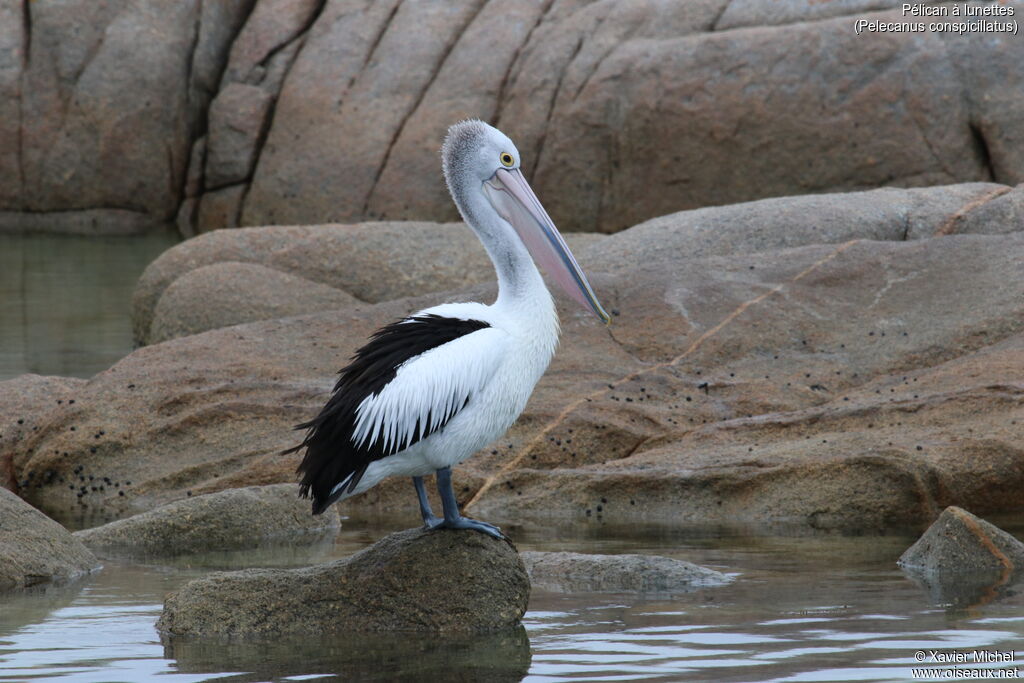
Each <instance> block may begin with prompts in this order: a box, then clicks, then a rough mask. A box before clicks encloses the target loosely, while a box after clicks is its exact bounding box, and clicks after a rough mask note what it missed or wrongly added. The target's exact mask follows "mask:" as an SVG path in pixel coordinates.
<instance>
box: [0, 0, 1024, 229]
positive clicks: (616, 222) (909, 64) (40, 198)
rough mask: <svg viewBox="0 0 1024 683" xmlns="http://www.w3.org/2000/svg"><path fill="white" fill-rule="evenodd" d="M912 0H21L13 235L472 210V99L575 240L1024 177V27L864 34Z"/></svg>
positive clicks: (5, 74) (3, 131)
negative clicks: (452, 181)
mask: <svg viewBox="0 0 1024 683" xmlns="http://www.w3.org/2000/svg"><path fill="white" fill-rule="evenodd" d="M900 4H901V3H899V2H898V1H896V0H842V1H838V0H837V1H834V2H829V3H821V2H817V1H816V0H733V1H730V0H693V1H691V2H679V3H651V2H648V1H647V0H626V1H623V2H591V1H590V0H560V1H559V2H552V1H551V0H461V1H459V2H413V3H403V2H400V0H382V1H380V2H373V3H364V2H356V0H224V1H223V2H201V0H183V1H182V2H172V3H160V2H152V1H150V2H142V3H133V2H127V1H126V0H105V1H103V2H95V1H91V0H90V1H87V0H71V1H69V2H62V3H42V4H38V3H32V2H24V3H9V4H8V5H5V6H4V7H3V8H0V95H2V97H0V141H3V143H0V229H16V230H23V229H27V230H57V231H80V232H90V233H93V232H133V231H140V230H145V229H149V228H152V227H154V226H156V225H159V224H161V223H166V222H168V221H170V220H173V219H174V218H175V217H177V219H178V222H179V225H180V226H181V229H182V231H183V232H185V233H186V234H192V233H193V232H194V231H197V230H198V231H206V230H209V229H212V228H215V227H229V226H235V225H264V224H277V223H323V222H326V221H355V220H366V219H371V218H389V219H397V218H416V219H431V220H439V221H444V220H452V219H455V218H456V213H455V209H454V207H453V206H452V204H451V201H450V200H449V198H448V196H447V193H446V191H445V188H444V184H443V182H442V179H441V174H440V172H439V169H438V160H437V149H438V146H439V144H440V140H441V137H442V136H443V134H444V131H445V129H446V128H447V127H448V126H449V125H450V124H451V123H453V122H454V121H456V120H458V119H461V118H465V117H468V116H475V117H479V118H482V119H485V120H488V121H491V122H494V123H496V124H497V125H499V127H501V128H503V129H505V130H506V132H508V133H509V134H510V135H511V136H512V137H513V138H514V139H516V140H517V141H518V143H519V147H520V151H521V152H522V153H523V158H524V159H525V160H526V164H527V171H528V176H529V177H530V178H531V181H532V182H533V183H534V185H535V187H536V188H537V190H538V193H539V194H540V196H541V197H542V198H543V199H544V200H545V202H546V204H547V206H548V208H549V210H550V211H551V214H552V215H553V216H554V218H555V220H556V221H558V222H559V224H560V225H562V226H563V228H566V229H568V230H584V231H600V232H612V231H615V230H619V229H622V228H624V227H626V226H628V225H631V224H633V223H636V222H637V221H640V220H644V219H647V218H650V217H652V216H657V215H660V214H664V213H667V212H669V211H674V210H679V209H684V208H693V207H698V206H706V205H709V204H725V203H729V202H737V201H745V200H750V199H757V198H762V197H767V196H776V195H789V194H800V193H807V192H823V191H832V190H854V189H865V188H871V187H878V186H884V185H899V186H919V185H933V184H939V183H952V182H963V181H996V182H1003V183H1017V182H1020V181H1021V180H1022V179H1024V153H1022V152H1021V150H1022V149H1024V145H1022V144H1021V142H1022V140H1021V134H1020V132H1019V131H1020V130H1021V122H1022V121H1021V116H1022V115H1021V112H1022V111H1024V106H1022V103H1024V87H1022V85H1024V68H1022V67H1021V64H1022V63H1024V59H1022V57H1024V52H1022V51H1024V43H1021V41H1019V40H1017V39H1016V37H1015V36H1014V35H1013V34H1012V33H1009V34H1008V33H999V32H985V33H981V32H972V33H969V34H965V35H960V36H958V35H955V34H952V33H926V34H915V39H913V40H907V37H908V36H906V35H905V34H902V33H888V34H873V35H870V36H859V35H857V34H856V33H855V32H854V30H853V25H854V22H855V21H856V20H858V19H862V18H868V19H874V20H881V21H892V20H896V21H899V20H901V16H900V10H899V6H900ZM126 56H130V57H131V59H130V60H127V59H126ZM127 61H130V62H131V67H130V68H128V69H126V68H124V65H125V63H126V62H127Z"/></svg>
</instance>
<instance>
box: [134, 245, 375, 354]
mask: <svg viewBox="0 0 1024 683" xmlns="http://www.w3.org/2000/svg"><path fill="white" fill-rule="evenodd" d="M357 303H359V300H358V299H356V298H355V297H353V296H352V295H351V294H348V293H347V292H344V291H342V290H340V289H335V288H334V287H330V286H328V285H322V284H319V283H316V282H311V281H309V280H307V279H305V278H302V277H298V276H296V275H291V274H289V273H284V272H281V271H279V270H274V269H272V268H267V267H266V266H261V265H258V264H255V263H236V262H231V261H226V262H220V263H214V264H212V265H209V266H202V267H200V268H196V269H195V270H190V271H188V273H186V274H185V275H184V276H182V277H179V278H178V279H177V280H175V281H174V282H173V283H171V285H170V286H169V287H168V288H167V289H166V290H164V293H163V296H161V297H160V300H159V302H158V303H157V306H156V310H155V311H154V312H153V322H152V325H151V326H150V333H149V338H148V341H149V342H150V343H157V342H161V341H165V340H167V339H173V338H175V337H183V336H185V335H189V334H196V333H199V332H205V331H206V330H212V329H215V328H218V327H228V326H230V325H237V324H238V323H246V322H252V321H254V320H267V319H269V318H284V317H287V316H290V315H299V314H302V313H312V312H314V311H327V310H330V309H332V308H341V307H344V306H351V305H354V304H357Z"/></svg>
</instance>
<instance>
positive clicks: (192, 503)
mask: <svg viewBox="0 0 1024 683" xmlns="http://www.w3.org/2000/svg"><path fill="white" fill-rule="evenodd" d="M340 526H341V522H340V521H339V518H338V511H337V509H336V508H333V507H332V508H328V509H327V510H326V511H325V512H324V514H322V515H316V516H314V515H312V514H311V512H310V505H309V501H308V500H304V499H301V498H299V497H298V487H297V486H296V485H295V484H276V485H272V486H250V487H247V488H241V489H228V490H226V491H218V492H217V493H210V494H206V495H202V496H195V497H190V498H186V499H184V500H179V501H177V502H174V503H170V504H168V505H164V506H162V507H159V508H156V509H155V510H150V511H148V512H143V513H141V514H138V515H135V516H133V517H128V518H127V519H120V520H117V521H115V522H110V523H109V524H104V525H103V526H100V527H96V528H93V529H85V530H83V531H77V532H75V536H76V537H77V538H78V539H79V540H80V541H82V542H83V543H85V544H86V545H87V546H89V547H90V548H92V549H93V550H95V551H97V552H101V551H113V552H117V553H123V554H131V555H180V554H184V553H197V552H204V551H207V550H237V549H241V548H252V547H255V546H257V545H260V544H261V543H263V542H265V541H267V540H271V539H277V540H281V539H285V538H287V540H288V541H289V542H293V543H310V542H314V541H316V540H318V539H320V538H322V537H323V536H324V535H325V534H331V533H334V532H336V531H337V530H338V528H339V527H340Z"/></svg>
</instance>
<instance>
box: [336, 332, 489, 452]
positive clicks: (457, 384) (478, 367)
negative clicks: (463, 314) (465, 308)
mask: <svg viewBox="0 0 1024 683" xmlns="http://www.w3.org/2000/svg"><path fill="white" fill-rule="evenodd" d="M508 342H509V337H508V335H507V334H506V333H505V332H502V331H501V330H498V329H495V328H493V327H488V328H485V329H482V330H477V331H476V332H473V333H471V334H467V335H465V336H464V337H459V338H458V339H455V340H453V341H450V342H448V343H446V344H442V345H441V346H438V347H436V348H433V349H431V350H430V351H427V352H426V353H422V354H420V355H419V356H416V357H415V358H411V359H409V360H407V361H406V362H405V363H403V364H402V365H401V366H399V368H398V370H397V371H396V373H395V377H394V379H392V380H391V381H390V382H388V383H387V385H385V386H384V388H383V389H381V391H380V393H377V394H374V395H371V396H367V397H366V398H365V399H363V402H362V403H360V404H359V407H358V408H357V409H356V424H355V430H354V432H353V434H352V442H353V443H354V444H355V445H356V446H357V447H363V446H370V445H373V444H374V443H376V442H377V440H378V439H382V440H383V446H384V452H385V453H388V454H390V453H397V452H398V451H400V450H403V449H404V448H405V447H407V446H408V444H409V443H410V442H411V441H413V439H414V438H416V437H422V436H423V434H424V433H426V432H427V431H434V430H435V429H436V428H437V426H438V425H439V424H441V423H443V422H446V421H447V420H448V419H449V418H450V417H451V416H452V415H453V414H454V413H456V412H458V411H459V410H460V409H461V408H462V406H463V405H464V404H465V403H466V399H467V398H469V397H470V396H472V395H473V394H475V393H477V392H479V391H480V390H481V389H482V388H483V387H484V386H486V384H487V382H488V381H489V380H490V379H491V377H492V376H493V375H494V373H495V371H497V369H498V367H500V365H501V363H502V361H503V360H504V358H505V354H506V351H507V345H508ZM428 419H429V425H428ZM417 422H418V423H419V433H418V434H417V433H416V425H417ZM428 427H429V430H428Z"/></svg>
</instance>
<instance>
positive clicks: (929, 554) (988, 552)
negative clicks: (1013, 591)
mask: <svg viewBox="0 0 1024 683" xmlns="http://www.w3.org/2000/svg"><path fill="white" fill-rule="evenodd" d="M898 564H899V566H900V567H901V568H902V569H903V570H904V571H905V572H907V574H909V575H910V576H911V577H912V578H914V579H915V580H916V581H917V582H918V583H920V584H922V585H923V586H924V587H925V588H926V589H927V590H928V591H929V593H930V595H931V598H932V600H933V602H939V603H952V604H954V605H957V606H960V607H963V606H967V605H972V604H978V603H981V604H984V603H987V602H990V601H991V600H992V599H993V598H994V597H997V596H998V595H1001V594H1003V593H1005V590H1006V589H1007V588H1008V587H1009V586H1010V585H1012V584H1014V583H1017V582H1018V581H1020V579H1021V578H1024V543H1021V542H1020V541H1018V540H1017V539H1016V538H1014V537H1013V536H1011V535H1010V534H1008V533H1006V532H1005V531H1003V530H1002V529H1000V528H998V527H996V526H994V525H992V524H989V523H988V522H986V521H985V520H983V519H980V518H978V517H975V516H974V515H972V514H971V513H970V512H967V511H966V510H964V509H962V508H959V507H956V506H955V505H951V506H949V507H947V508H946V509H945V510H943V511H942V514H941V515H939V518H938V519H936V520H935V522H933V523H932V525H931V526H930V527H928V530H927V531H925V532H924V534H923V535H922V536H921V538H919V539H918V540H917V542H915V543H914V545H912V546H910V547H909V548H907V550H906V552H904V553H903V554H902V555H901V556H900V559H899V562H898Z"/></svg>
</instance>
